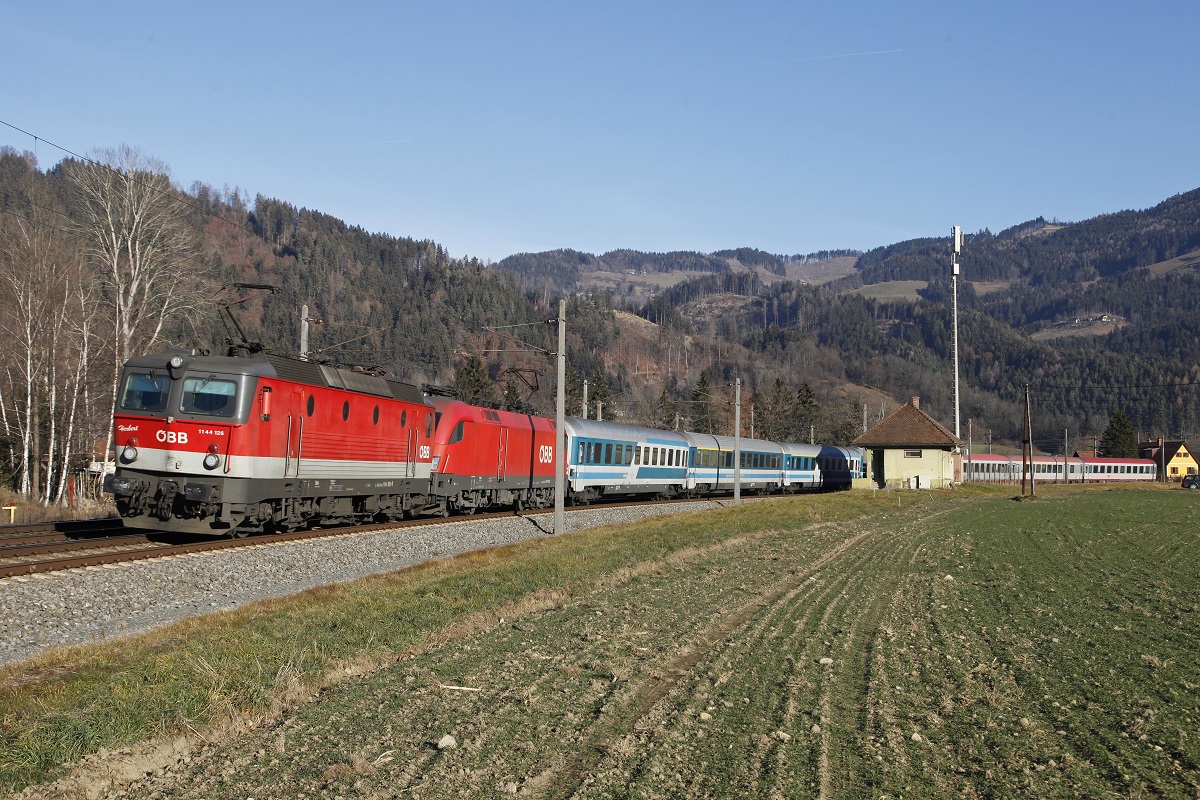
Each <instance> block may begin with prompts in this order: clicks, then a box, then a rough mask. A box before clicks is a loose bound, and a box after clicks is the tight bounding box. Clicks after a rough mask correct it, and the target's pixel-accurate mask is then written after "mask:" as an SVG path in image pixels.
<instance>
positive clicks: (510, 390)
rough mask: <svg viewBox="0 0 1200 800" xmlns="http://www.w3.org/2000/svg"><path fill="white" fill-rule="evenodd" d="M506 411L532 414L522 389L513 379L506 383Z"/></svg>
mask: <svg viewBox="0 0 1200 800" xmlns="http://www.w3.org/2000/svg"><path fill="white" fill-rule="evenodd" d="M504 410H505V411H515V412H516V413H518V414H528V413H530V409H529V404H528V403H526V402H525V400H524V399H522V397H521V389H520V387H518V386H517V383H516V381H514V380H513V379H512V378H509V379H508V380H506V381H505V382H504Z"/></svg>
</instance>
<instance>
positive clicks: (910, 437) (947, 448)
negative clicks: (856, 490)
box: [852, 397, 964, 489]
mask: <svg viewBox="0 0 1200 800" xmlns="http://www.w3.org/2000/svg"><path fill="white" fill-rule="evenodd" d="M852 444H855V445H858V446H859V447H862V448H863V449H865V450H866V451H867V458H868V459H869V461H870V464H871V474H872V475H873V476H874V480H875V484H876V485H877V486H879V487H880V488H894V489H948V488H950V487H951V486H952V485H954V484H957V483H962V479H963V465H962V455H961V454H960V451H959V448H961V447H962V445H963V444H964V442H963V440H962V439H959V438H958V437H957V436H955V435H954V434H953V433H951V432H950V431H949V430H948V429H947V428H946V426H944V425H942V424H941V423H940V422H938V421H937V420H936V419H934V418H933V417H931V416H929V415H928V414H926V413H925V412H924V411H922V410H921V398H919V397H914V398H913V399H912V400H910V401H909V402H907V403H905V404H904V405H902V406H900V407H899V408H897V409H896V410H895V411H893V412H892V413H891V414H889V415H888V416H887V417H885V418H884V419H882V420H880V422H879V423H878V424H877V425H875V427H873V428H871V429H870V430H868V431H867V432H866V433H864V434H863V435H862V436H859V437H858V438H857V439H855V440H854V441H853V442H852Z"/></svg>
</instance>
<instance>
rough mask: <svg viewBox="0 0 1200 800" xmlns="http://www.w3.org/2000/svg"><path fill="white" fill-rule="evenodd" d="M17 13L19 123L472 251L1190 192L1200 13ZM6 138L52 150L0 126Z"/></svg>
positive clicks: (1117, 205) (1129, 201)
mask: <svg viewBox="0 0 1200 800" xmlns="http://www.w3.org/2000/svg"><path fill="white" fill-rule="evenodd" d="M0 20H2V22H0V68H2V73H3V76H4V77H3V85H4V88H3V91H2V92H0V120H3V121H4V122H5V123H8V124H10V125H15V126H17V127H19V128H21V129H23V130H25V131H29V132H30V133H32V134H35V135H36V136H38V137H40V138H41V139H44V140H47V141H49V142H53V143H55V144H58V145H61V146H63V147H66V148H68V149H70V150H73V151H74V152H76V153H81V154H90V153H93V152H94V151H95V149H96V148H101V147H112V146H115V145H119V144H123V143H124V144H129V145H132V146H134V147H137V148H139V149H140V150H141V151H142V152H143V153H145V154H146V155H149V156H152V157H154V158H157V159H160V160H162V161H164V162H166V163H167V164H168V165H169V166H170V168H171V173H172V176H173V178H174V179H175V181H176V182H177V183H178V184H180V185H182V186H184V187H188V186H190V185H191V184H192V183H193V182H194V181H201V182H204V183H207V184H209V185H211V186H214V187H216V188H217V189H222V188H223V187H226V186H228V187H238V188H240V189H241V190H243V191H245V192H247V193H248V194H249V196H250V197H251V198H253V197H254V196H255V195H256V194H263V195H266V196H269V197H277V198H280V199H283V200H286V201H288V202H291V203H293V204H296V205H298V206H305V207H309V208H314V209H317V210H320V211H324V212H326V213H329V214H332V215H334V216H337V217H340V218H342V219H344V220H345V221H346V222H348V223H351V224H354V225H360V226H362V227H364V228H366V229H368V230H372V231H382V232H386V233H391V234H395V235H398V236H412V237H415V238H418V239H432V240H434V241H436V242H438V243H440V244H443V245H445V246H446V248H447V249H448V250H449V251H450V252H451V254H453V255H455V256H476V257H478V258H480V259H492V260H499V259H501V258H503V257H505V256H507V255H509V254H511V253H514V252H522V251H540V250H549V249H554V248H560V247H567V248H574V249H577V250H583V251H587V252H592V253H602V252H605V251H607V250H611V249H615V248H622V247H629V248H634V249H639V250H646V251H666V250H699V251H704V252H710V251H712V250H717V249H723V248H731V247H742V246H747V247H758V248H760V249H763V250H767V251H769V252H774V253H807V252H811V251H815V250H821V249H831V248H858V249H869V248H872V247H876V246H879V245H885V244H891V243H893V242H897V241H901V240H904V239H908V238H913V237H919V236H944V235H947V234H948V232H949V229H950V226H951V225H954V224H958V225H961V226H963V228H964V229H966V230H967V231H968V232H973V231H976V230H980V229H982V228H985V227H986V228H990V229H991V230H992V231H993V232H996V231H999V230H1002V229H1003V228H1006V227H1008V226H1010V225H1014V224H1017V223H1020V222H1023V221H1025V220H1028V219H1032V218H1034V217H1036V216H1038V215H1044V216H1045V217H1047V218H1052V217H1057V218H1059V219H1064V220H1079V219H1085V218H1088V217H1092V216H1095V215H1097V214H1101V213H1106V212H1110V211H1119V210H1122V209H1127V208H1147V207H1150V206H1153V205H1155V204H1157V203H1158V202H1160V201H1162V200H1164V199H1166V198H1167V197H1170V196H1171V195H1173V194H1177V193H1180V192H1184V191H1188V190H1191V189H1194V188H1197V187H1200V96H1198V95H1200V39H1198V37H1197V32H1198V31H1200V2H1197V0H1172V1H1170V2H1153V0H1150V2H1147V3H1140V4H1139V3H1129V2H1121V3H1117V2H1110V1H1108V0H1102V1H1101V2H1091V3H1084V2H1054V1H1053V0H1051V1H1050V2H1045V1H1043V2H1025V0H1017V1H1016V2H1007V3H987V4H984V3H973V2H924V3H902V2H883V1H882V0H880V1H879V2H832V1H831V0H815V1H814V2H801V1H800V0H796V1H795V2H757V3H756V2H729V3H713V2H677V3H662V2H653V1H652V0H649V1H647V0H640V1H639V2H592V3H586V4H585V3H577V2H569V1H567V2H564V1H563V0H555V1H554V2H500V1H498V0H491V1H490V2H453V1H449V2H428V0H424V1H423V2H420V3H412V2H395V3H383V2H376V3H355V2H347V3H341V4H335V3H330V2H325V3H308V2H289V3H281V2H266V3H254V2H249V3H226V2H209V3H188V4H181V3H171V2H123V3H115V4H114V3H95V2H86V3H85V2H76V1H75V0H64V2H58V3H51V4H49V5H38V4H36V3H20V4H9V6H8V7H7V8H6V10H5V12H4V14H3V16H2V17H0ZM0 145H11V146H13V147H15V148H17V149H18V150H33V149H35V143H34V141H33V139H32V138H31V137H29V136H26V135H23V134H20V133H18V132H16V131H14V130H13V129H12V128H9V127H6V126H3V125H0ZM36 152H37V155H38V158H39V161H40V163H41V166H42V167H43V168H46V167H49V166H52V165H53V164H55V163H57V161H58V160H60V159H61V158H62V157H63V154H62V153H60V152H59V151H57V150H55V149H54V148H52V147H50V146H49V145H48V144H47V143H46V141H41V142H37V143H36Z"/></svg>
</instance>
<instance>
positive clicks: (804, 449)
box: [782, 442, 824, 456]
mask: <svg viewBox="0 0 1200 800" xmlns="http://www.w3.org/2000/svg"><path fill="white" fill-rule="evenodd" d="M782 446H783V452H785V453H787V454H788V455H789V456H819V455H820V454H821V449H822V448H823V447H824V445H820V444H804V443H802V442H783V443H782Z"/></svg>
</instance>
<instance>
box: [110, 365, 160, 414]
mask: <svg viewBox="0 0 1200 800" xmlns="http://www.w3.org/2000/svg"><path fill="white" fill-rule="evenodd" d="M170 392H171V379H170V378H169V377H167V376H166V375H151V374H147V373H142V372H131V373H129V374H128V375H126V376H125V390H124V391H123V392H122V393H121V408H123V409H126V410H127V411H162V410H164V409H165V408H166V407H167V395H168V394H170Z"/></svg>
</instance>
